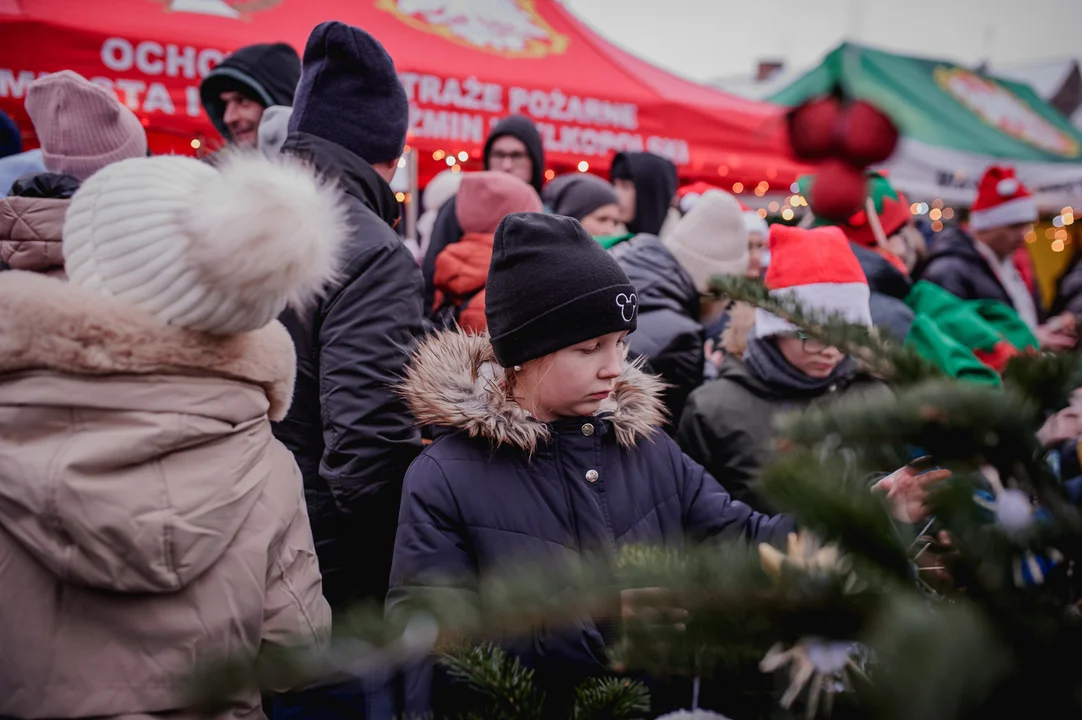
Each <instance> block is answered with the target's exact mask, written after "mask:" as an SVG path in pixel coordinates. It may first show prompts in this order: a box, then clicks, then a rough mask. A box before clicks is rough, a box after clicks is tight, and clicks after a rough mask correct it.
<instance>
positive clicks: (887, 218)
mask: <svg viewBox="0 0 1082 720" xmlns="http://www.w3.org/2000/svg"><path fill="white" fill-rule="evenodd" d="M815 177H816V176H815V175H802V176H800V177H799V178H798V179H797V181H796V182H797V190H798V192H799V193H800V194H801V195H803V196H804V197H810V196H811V189H812V185H813V184H814V183H815ZM865 177H866V178H867V181H868V182H867V190H866V192H867V195H868V197H870V198H871V199H872V202H873V203H874V206H875V214H876V215H878V216H879V224H880V225H882V226H883V233H884V234H885V235H886V236H887V237H890V236H891V235H893V234H894V233H896V232H898V231H899V230H901V229H902V228H903V227H904V226H905V224H906V223H907V222H909V219H910V215H911V213H910V211H909V200H908V199H906V197H905V195H903V194H902V193H901V192H900V191H898V190H896V189H895V188H894V186H893V185H891V184H890V182H889V181H888V180H887V178H886V176H885V175H884V174H883V173H881V172H876V171H874V170H869V171H867V172H866V173H865ZM830 224H831V223H830V222H828V221H826V220H820V219H819V218H816V219H815V223H814V224H813V226H812V227H819V226H821V225H830ZM839 227H840V228H841V229H842V231H843V232H844V233H845V236H846V237H847V238H849V240H850V241H851V242H855V243H857V244H859V245H863V246H864V247H869V248H875V247H878V243H877V242H876V240H875V234H874V233H873V232H872V227H871V225H870V224H869V223H868V215H867V213H866V212H865V211H864V210H858V211H857V212H856V213H854V214H853V216H852V217H850V218H849V220H848V221H847V222H846V223H844V224H841V225H839Z"/></svg>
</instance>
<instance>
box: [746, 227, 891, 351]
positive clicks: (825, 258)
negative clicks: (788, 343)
mask: <svg viewBox="0 0 1082 720" xmlns="http://www.w3.org/2000/svg"><path fill="white" fill-rule="evenodd" d="M770 252H771V256H772V258H773V260H772V262H771V263H770V267H769V269H768V270H767V272H766V279H765V283H766V286H767V288H768V289H769V290H770V294H771V295H772V296H774V297H783V296H791V297H794V298H796V299H797V300H798V301H799V302H800V304H801V305H802V306H803V308H804V310H806V311H809V312H811V313H813V314H814V315H817V316H824V315H827V316H829V315H836V314H840V315H842V317H844V318H845V320H846V321H847V322H850V323H854V324H857V325H864V326H865V327H871V326H872V313H871V309H870V307H869V298H870V291H869V289H868V281H867V279H865V276H864V271H863V270H862V269H861V267H860V262H859V261H858V260H857V257H856V255H854V254H853V251H852V250H851V249H850V248H849V240H848V239H847V238H846V237H845V233H843V232H842V231H841V230H840V229H839V228H836V227H822V228H815V229H811V230H805V229H803V228H797V227H788V226H786V225H773V226H771V228H770ZM798 329H799V328H797V327H796V326H795V325H793V324H792V323H790V322H788V321H786V320H783V319H782V318H780V317H778V316H777V315H774V314H772V313H769V312H766V311H765V310H762V309H759V310H756V314H755V331H756V334H757V335H758V337H769V336H771V335H780V334H783V333H791V332H796V331H797V330H798Z"/></svg>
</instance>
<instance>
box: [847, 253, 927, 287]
mask: <svg viewBox="0 0 1082 720" xmlns="http://www.w3.org/2000/svg"><path fill="white" fill-rule="evenodd" d="M849 247H850V248H852V249H853V254H854V255H856V256H857V261H859V262H860V269H861V270H863V271H864V277H865V278H866V279H867V280H868V287H869V288H870V289H871V291H872V292H877V293H882V294H884V295H889V296H890V297H893V298H898V299H899V300H905V298H906V296H908V295H909V290H910V288H912V283H910V282H909V278H907V277H906V276H905V275H903V274H902V273H901V272H900V271H899V270H898V268H896V267H894V266H893V265H891V264H890V261H889V260H887V259H886V258H885V257H883V256H882V255H880V254H879V253H877V252H876V251H875V250H871V249H869V248H866V247H864V246H863V245H860V244H858V243H853V242H851V243H849Z"/></svg>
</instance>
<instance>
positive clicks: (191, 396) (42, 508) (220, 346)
mask: <svg viewBox="0 0 1082 720" xmlns="http://www.w3.org/2000/svg"><path fill="white" fill-rule="evenodd" d="M293 363H294V352H293V347H292V344H291V343H290V340H289V336H288V334H287V333H286V331H285V329H284V328H283V327H282V326H280V325H279V324H277V323H274V324H272V325H271V326H269V327H266V328H264V329H262V330H259V331H257V332H254V333H249V334H247V335H241V336H235V337H228V338H214V337H212V336H208V335H203V334H200V333H194V332H190V331H186V330H181V329H177V328H170V327H165V326H162V325H161V324H159V323H158V322H157V321H156V320H154V319H153V318H152V317H151V316H150V315H147V314H144V313H143V312H142V311H139V310H135V309H132V308H129V307H127V306H123V305H121V304H119V303H118V302H116V301H113V300H111V299H109V298H106V297H104V296H102V297H99V296H97V295H96V294H93V293H91V292H89V291H87V290H84V289H81V288H78V287H74V286H71V285H68V284H66V283H64V282H62V281H60V280H57V279H54V278H49V277H46V276H42V275H36V274H32V273H24V272H16V271H11V272H4V273H0V716H12V717H17V718H89V717H95V718H99V717H121V718H146V717H148V716H153V715H155V714H160V715H166V714H167V713H168V717H169V718H185V717H189V714H188V713H186V712H183V708H184V693H183V689H182V688H183V683H184V681H185V679H186V676H187V675H188V674H189V673H190V672H191V671H192V670H193V669H194V668H197V667H199V666H200V664H201V663H204V662H206V661H210V660H213V659H216V658H219V657H220V656H221V655H222V654H227V653H228V654H231V655H234V656H235V655H237V654H240V655H244V654H247V655H254V654H255V653H256V652H257V651H259V649H260V648H261V647H267V646H274V645H278V644H281V643H284V642H286V641H287V640H299V641H300V642H312V641H316V642H322V641H323V640H325V638H326V635H327V633H328V631H329V628H330V611H329V609H328V606H327V604H326V602H325V601H324V600H323V597H322V594H321V587H320V575H319V568H318V566H317V562H316V557H315V552H314V549H313V545H312V534H311V529H310V528H309V525H308V516H307V513H306V510H305V504H304V499H303V496H302V492H303V491H302V486H301V477H300V473H299V472H298V470H297V467H296V464H295V463H294V461H293V457H292V456H291V455H290V453H289V452H288V451H287V450H286V449H285V448H284V447H283V446H282V445H281V444H279V443H278V442H277V441H276V440H275V439H274V438H273V436H272V435H271V428H270V422H269V420H268V415H269V417H270V418H271V419H276V418H281V417H282V416H283V415H285V411H286V408H287V407H288V404H289V401H290V397H291V395H292V385H293ZM178 710H179V712H178ZM221 717H229V718H261V717H263V714H262V711H261V709H260V706H259V696H258V694H251V695H248V696H245V697H242V698H238V700H237V702H236V704H235V706H233V708H232V710H231V711H230V712H227V713H226V714H225V715H222V716H221Z"/></svg>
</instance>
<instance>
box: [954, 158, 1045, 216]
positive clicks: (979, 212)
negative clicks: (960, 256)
mask: <svg viewBox="0 0 1082 720" xmlns="http://www.w3.org/2000/svg"><path fill="white" fill-rule="evenodd" d="M1036 220H1037V203H1036V202H1034V200H1033V196H1032V195H1031V194H1030V192H1029V190H1028V189H1027V188H1026V186H1025V185H1023V184H1022V183H1021V181H1019V180H1018V178H1016V177H1015V176H1014V168H1009V167H1000V166H998V165H993V166H992V167H990V168H988V169H987V170H985V171H984V177H982V178H981V184H980V185H979V186H978V188H977V201H976V202H974V203H973V207H972V208H970V211H969V228H970V229H971V230H991V229H992V228H997V227H1005V226H1007V225H1018V224H1020V223H1027V222H1035V221H1036Z"/></svg>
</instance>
